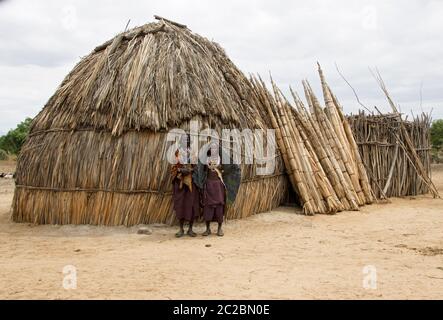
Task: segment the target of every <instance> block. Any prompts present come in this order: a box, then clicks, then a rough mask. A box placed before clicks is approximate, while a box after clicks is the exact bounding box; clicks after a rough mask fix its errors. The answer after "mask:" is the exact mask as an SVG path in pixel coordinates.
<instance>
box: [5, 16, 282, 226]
mask: <svg viewBox="0 0 443 320" xmlns="http://www.w3.org/2000/svg"><path fill="white" fill-rule="evenodd" d="M260 107H261V105H260V104H259V103H258V102H257V100H256V97H255V95H254V94H253V91H252V86H251V84H250V82H249V80H248V79H247V78H246V77H245V76H244V75H243V74H242V73H241V71H240V70H238V69H237V68H236V67H235V65H234V64H233V63H232V62H231V61H230V60H229V58H228V57H227V56H226V54H225V52H224V51H223V49H222V48H221V47H220V46H219V45H218V44H216V43H214V42H211V41H209V40H207V39H205V38H203V37H201V36H199V35H197V34H194V33H192V32H191V31H190V30H189V29H187V28H186V27H185V26H182V25H179V24H175V23H172V22H170V21H168V20H163V19H160V22H158V23H150V24H147V25H144V26H142V27H138V28H135V29H132V30H129V31H127V32H124V33H122V34H119V35H117V36H116V37H115V38H114V39H112V40H110V41H107V42H106V43H104V44H102V45H100V46H98V47H97V48H95V49H94V50H93V52H92V53H91V54H89V55H88V56H86V57H84V58H83V59H82V60H81V61H80V62H79V63H78V64H77V65H76V66H75V67H74V69H73V70H72V71H71V72H70V73H69V74H68V75H67V77H66V78H65V79H64V81H63V82H62V84H61V85H60V87H59V88H58V89H57V91H56V92H55V94H54V95H53V96H52V97H51V98H50V99H49V101H48V102H47V104H46V105H45V107H44V108H43V110H42V111H41V112H40V113H39V114H38V115H37V117H36V118H35V119H34V121H33V123H32V126H31V130H30V134H29V136H28V138H27V140H26V142H25V144H24V146H23V149H22V151H21V153H20V155H19V158H18V164H17V172H16V190H15V195H14V200H13V212H12V218H13V220H14V221H17V222H32V223H39V224H96V225H127V226H129V225H136V224H140V223H154V222H158V223H173V222H174V214H173V210H172V200H171V197H172V195H171V191H172V185H171V178H170V173H169V169H170V164H169V163H168V162H167V161H166V159H165V148H166V147H167V145H168V144H167V143H166V141H165V140H166V132H167V131H168V130H169V129H171V128H176V127H177V128H184V129H186V128H187V126H188V123H189V121H190V120H196V119H197V120H200V121H202V124H203V125H205V126H208V127H210V128H214V129H215V130H217V131H220V130H221V129H222V128H237V129H240V130H242V129H245V128H248V129H251V130H254V129H267V128H271V127H272V126H271V124H270V122H269V120H268V117H267V116H266V112H264V111H263V110H261V109H260ZM275 160H276V169H275V171H274V172H273V173H272V174H268V175H266V176H260V175H257V172H256V168H257V164H256V163H254V164H242V166H241V169H242V183H241V186H240V189H239V193H238V196H237V199H236V201H235V202H234V204H233V205H232V206H231V207H229V209H228V212H227V217H228V219H229V218H231V219H232V218H241V217H246V216H249V215H251V214H255V213H259V212H263V211H267V210H270V209H272V208H275V207H277V206H278V205H279V204H280V203H281V202H282V200H283V198H284V197H285V195H286V191H287V184H288V183H287V177H286V176H285V175H284V165H283V161H282V159H281V155H280V153H279V152H278V151H277V154H276V157H275Z"/></svg>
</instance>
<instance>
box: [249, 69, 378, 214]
mask: <svg viewBox="0 0 443 320" xmlns="http://www.w3.org/2000/svg"><path fill="white" fill-rule="evenodd" d="M319 75H320V79H321V83H322V89H323V96H324V101H325V105H326V107H325V108H323V107H322V106H321V105H320V102H319V100H318V99H317V97H316V96H315V94H314V92H313V90H312V89H311V86H310V85H309V83H308V82H307V81H303V87H304V91H305V96H306V100H307V103H308V106H309V111H308V110H307V108H306V107H305V105H304V104H303V102H302V101H301V99H300V98H299V96H298V95H297V94H296V93H295V92H293V91H292V90H291V93H292V96H293V98H294V104H293V105H291V104H290V103H289V102H288V100H287V99H286V98H285V97H284V95H283V94H282V92H281V91H280V90H279V89H278V87H277V86H276V85H275V83H274V82H273V81H272V79H271V83H272V89H273V90H272V91H273V95H271V93H270V92H269V91H268V90H267V89H266V86H265V84H264V82H263V81H262V80H261V78H260V77H258V78H253V79H252V80H251V82H252V83H253V86H254V91H255V93H256V96H257V97H258V99H259V100H260V101H261V103H262V105H263V106H264V107H265V108H266V110H267V111H268V113H269V117H270V118H271V122H272V125H273V127H274V128H275V130H276V136H277V143H278V145H279V148H280V150H281V152H282V155H283V159H284V162H285V165H286V168H287V171H288V175H289V179H290V182H291V184H292V186H293V188H294V190H295V191H296V193H297V194H298V195H299V197H300V201H301V204H302V206H303V211H304V213H306V214H314V213H335V212H337V211H341V210H358V208H359V206H362V205H364V204H369V203H372V202H373V201H374V197H373V194H372V190H371V186H370V184H369V179H368V177H367V174H366V170H365V168H364V165H363V162H362V160H361V158H360V154H359V152H358V146H357V143H356V142H355V140H354V137H353V134H352V131H351V128H350V126H349V124H348V122H347V120H346V118H345V117H344V115H343V113H342V110H341V106H340V105H339V103H338V100H337V99H336V97H334V96H333V94H332V93H331V90H330V88H329V86H328V85H327V83H326V80H325V78H324V75H323V73H322V70H321V68H320V66H319Z"/></svg>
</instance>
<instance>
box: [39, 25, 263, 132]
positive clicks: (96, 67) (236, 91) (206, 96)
mask: <svg viewBox="0 0 443 320" xmlns="http://www.w3.org/2000/svg"><path fill="white" fill-rule="evenodd" d="M250 90H251V89H250V84H249V82H248V80H247V79H246V78H245V76H244V75H243V74H242V73H241V71H240V70H238V69H237V68H236V67H235V65H234V64H233V63H232V62H231V60H230V59H229V58H228V57H227V56H226V54H225V52H224V50H223V49H222V48H221V47H220V46H219V45H218V44H217V43H215V42H212V41H209V40H208V39H206V38H204V37H201V36H199V35H197V34H195V33H192V32H191V31H190V30H189V29H188V28H186V27H185V26H182V25H179V24H175V23H172V22H169V20H160V22H157V23H149V24H146V25H143V26H141V27H137V28H134V29H132V30H129V31H127V32H124V33H121V34H119V35H117V36H116V37H114V38H113V39H111V40H110V41H107V42H105V43H104V44H102V45H100V46H98V47H96V48H95V49H94V50H93V51H92V52H91V53H90V54H89V55H88V56H86V57H84V58H83V59H82V60H81V61H80V62H79V63H78V64H77V65H76V66H75V68H74V69H73V70H72V71H71V72H70V73H69V74H68V76H67V77H66V78H65V79H64V81H63V83H62V84H61V85H60V87H59V88H58V89H57V91H56V92H55V94H54V95H53V96H52V97H51V98H50V99H49V101H48V102H47V104H46V106H45V107H44V109H43V110H42V111H41V112H40V114H38V116H37V117H36V119H35V121H34V123H33V126H32V130H31V132H36V131H42V130H54V129H58V128H69V129H78V128H93V129H100V130H102V129H103V130H109V131H111V132H112V133H113V135H120V134H122V133H123V132H125V131H127V130H132V129H135V130H142V129H149V130H154V131H157V130H162V129H168V128H170V127H174V126H177V125H179V124H180V123H182V122H183V121H186V120H189V119H191V118H194V117H197V116H199V117H207V116H208V115H210V116H211V117H212V118H213V121H215V122H216V123H215V125H222V124H225V125H227V124H229V126H231V127H234V126H235V127H240V128H244V127H249V128H257V127H260V128H262V127H265V125H264V123H263V120H261V117H260V116H258V110H257V109H256V108H253V107H252V106H251V105H250V103H249V102H250V101H251V99H252V96H251V92H250Z"/></svg>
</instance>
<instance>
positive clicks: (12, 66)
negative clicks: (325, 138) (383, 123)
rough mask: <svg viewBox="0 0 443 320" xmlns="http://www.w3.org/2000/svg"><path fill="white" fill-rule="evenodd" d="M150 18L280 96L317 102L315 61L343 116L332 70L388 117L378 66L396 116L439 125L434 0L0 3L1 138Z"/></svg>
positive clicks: (440, 41) (437, 7)
mask: <svg viewBox="0 0 443 320" xmlns="http://www.w3.org/2000/svg"><path fill="white" fill-rule="evenodd" d="M154 14H157V15H160V16H164V17H166V18H170V19H172V20H175V21H178V22H181V23H183V24H186V25H187V26H188V28H190V29H191V30H192V31H194V32H196V33H199V34H200V35H202V36H205V37H207V38H209V39H211V40H214V41H216V42H218V43H219V44H220V45H221V46H222V47H224V48H225V50H226V52H227V54H228V55H229V57H230V58H231V59H232V60H233V62H234V63H235V64H236V65H237V66H238V67H239V68H240V69H241V70H242V71H243V72H245V73H246V74H248V73H257V72H258V73H260V74H261V75H262V76H267V75H268V72H269V71H271V72H272V75H273V77H274V80H275V81H276V82H277V83H278V85H279V86H280V87H281V88H282V89H285V88H287V87H288V86H289V85H291V86H293V87H294V88H295V89H296V90H297V91H299V92H300V93H302V91H301V85H300V82H301V80H302V79H305V78H307V79H308V80H310V81H311V83H312V85H314V88H316V89H317V92H318V94H319V95H320V94H321V91H319V85H318V82H319V80H318V76H317V73H316V65H315V64H316V61H319V62H320V63H321V65H322V67H323V69H324V71H325V73H326V77H327V79H328V81H329V84H330V86H331V87H332V89H333V91H334V92H335V94H336V95H337V96H338V98H339V100H340V101H341V102H342V105H343V107H344V109H345V111H346V112H347V113H350V112H356V111H357V110H358V109H359V106H358V104H357V102H356V100H355V98H354V95H353V93H352V91H351V89H350V88H349V87H348V86H347V85H346V83H345V82H344V81H343V80H342V79H341V78H340V76H339V74H338V73H337V71H336V69H335V63H337V64H338V65H339V67H340V70H341V71H342V73H344V75H345V76H346V78H347V79H348V80H349V82H350V83H351V84H352V86H353V87H354V88H355V89H356V91H357V93H358V96H359V97H360V100H362V102H363V103H364V104H365V105H367V106H369V107H370V106H373V105H377V106H378V107H379V108H380V109H382V110H388V108H387V103H386V101H385V99H384V96H383V95H382V93H381V91H380V89H379V88H378V86H377V84H376V82H375V80H374V79H373V77H372V76H371V74H370V72H369V70H368V67H378V69H379V71H380V72H381V74H382V76H383V78H384V80H385V83H386V85H387V86H388V89H389V90H390V92H391V95H392V97H393V98H394V100H395V101H396V102H397V103H398V104H399V105H400V107H401V109H402V111H403V112H405V113H406V112H407V113H409V112H410V111H411V110H413V112H414V114H418V113H420V112H421V110H424V111H426V112H429V111H430V110H431V109H433V112H432V115H433V118H434V119H437V118H443V90H442V89H443V18H442V17H443V1H440V0H435V1H432V0H411V1H400V0H398V1H396V0H391V1H388V0H384V1H378V0H372V1H371V0H368V1H353V2H352V4H351V1H341V0H335V1H326V0H318V1H314V0H311V1H289V0H288V1H283V0H281V1H277V0H273V1H239V0H236V1H229V0H228V1H227V0H224V1H217V2H215V1H183V0H182V1H179V0H177V1H168V0H161V1H146V0H144V1H130V0H128V1H118V2H117V1H115V2H111V1H97V0H94V1H91V0H80V1H79V0H76V1H60V0H59V1H50V0H45V1H44V0H39V1H22V0H0V115H1V116H0V134H4V133H5V132H7V131H8V130H9V129H11V128H13V127H15V126H16V124H17V123H18V122H20V121H22V120H23V119H24V118H25V117H28V116H29V117H32V116H35V115H36V114H37V113H38V112H39V110H41V108H42V107H43V106H44V104H45V103H46V101H47V100H48V98H49V97H50V96H51V95H52V94H53V93H54V91H55V89H56V88H57V86H58V85H59V84H60V82H61V81H62V80H63V78H64V76H65V75H66V74H67V73H68V72H69V71H70V70H71V69H72V68H73V66H74V65H75V64H76V63H77V62H78V61H79V60H80V58H81V57H82V56H85V55H87V54H89V53H90V52H91V50H92V49H93V48H94V47H95V46H97V45H99V44H101V43H103V42H104V41H106V40H108V39H110V38H112V37H113V36H114V35H115V34H116V33H118V32H120V31H122V30H123V29H124V28H125V25H126V23H127V22H128V20H129V19H131V22H130V27H134V26H137V25H142V24H144V23H146V22H151V21H153V15H154ZM420 92H421V93H422V94H420ZM420 95H422V99H420ZM420 101H421V103H420ZM420 104H421V105H422V107H420Z"/></svg>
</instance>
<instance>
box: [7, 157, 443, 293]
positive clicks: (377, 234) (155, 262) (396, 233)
mask: <svg viewBox="0 0 443 320" xmlns="http://www.w3.org/2000/svg"><path fill="white" fill-rule="evenodd" d="M433 169H434V171H433V175H434V177H433V178H434V181H435V183H436V184H437V186H438V188H439V190H440V192H441V194H442V195H443V165H437V166H435V167H434V168H433ZM13 170H14V163H12V162H1V163H0V172H2V171H4V172H6V171H13ZM13 190H14V183H13V180H11V179H9V180H6V179H0V298H3V299H83V298H85V299H320V298H321V299H442V298H443V233H442V231H443V200H441V199H432V197H431V196H429V195H427V196H419V197H413V198H412V197H407V198H403V199H392V201H391V203H389V204H375V205H371V206H366V207H364V208H362V210H361V211H360V212H342V213H339V214H337V215H334V216H325V215H317V216H314V217H306V216H303V215H300V214H296V213H295V209H294V208H279V209H277V210H274V211H272V212H268V213H263V214H259V215H256V216H253V217H250V218H248V219H245V220H239V221H229V222H228V224H227V225H226V228H225V236H224V237H223V238H219V237H217V236H215V235H214V236H211V237H209V238H204V237H202V236H198V237H197V238H189V237H185V238H182V239H176V238H175V237H174V233H175V232H176V230H175V228H173V227H168V226H164V225H151V226H149V228H150V229H151V230H152V234H151V235H139V234H137V230H138V229H139V226H138V227H132V228H125V227H94V226H34V225H31V224H16V223H13V222H11V221H10V218H9V217H10V206H11V202H12V197H13ZM203 229H204V227H203V225H198V226H197V230H196V231H198V232H199V233H201V232H202V231H203ZM70 265H71V266H74V267H75V274H76V278H77V283H76V288H75V289H72V286H71V289H70V286H69V285H70V284H71V285H73V282H72V281H69V280H72V279H73V276H74V272H73V270H74V269H64V268H65V267H66V266H70ZM67 268H72V267H67ZM63 271H65V272H66V273H63ZM367 272H369V273H367ZM63 284H65V287H66V284H68V287H67V289H65V288H64V286H63Z"/></svg>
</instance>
